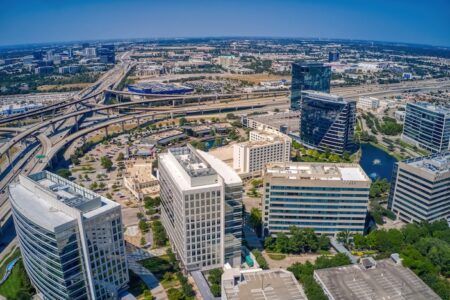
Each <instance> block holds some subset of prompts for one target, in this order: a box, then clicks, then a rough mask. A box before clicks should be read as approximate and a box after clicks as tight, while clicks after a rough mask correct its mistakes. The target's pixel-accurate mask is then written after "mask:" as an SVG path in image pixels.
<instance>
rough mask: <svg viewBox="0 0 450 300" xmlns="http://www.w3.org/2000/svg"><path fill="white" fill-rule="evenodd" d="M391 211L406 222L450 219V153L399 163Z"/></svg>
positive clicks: (391, 196) (396, 166)
mask: <svg viewBox="0 0 450 300" xmlns="http://www.w3.org/2000/svg"><path fill="white" fill-rule="evenodd" d="M392 180H393V183H392V187H391V193H390V196H389V201H388V208H389V209H391V210H392V211H393V212H394V213H396V214H397V216H398V218H400V219H401V220H403V221H405V222H421V221H428V222H433V221H436V220H439V219H447V220H450V191H449V187H450V151H447V152H443V153H439V154H434V155H430V156H426V157H418V158H412V159H409V160H406V161H402V162H398V163H396V165H395V167H394V176H393V179H392Z"/></svg>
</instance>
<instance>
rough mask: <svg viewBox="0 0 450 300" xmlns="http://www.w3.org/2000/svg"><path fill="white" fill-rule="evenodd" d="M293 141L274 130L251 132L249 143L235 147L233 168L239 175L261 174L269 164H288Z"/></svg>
mask: <svg viewBox="0 0 450 300" xmlns="http://www.w3.org/2000/svg"><path fill="white" fill-rule="evenodd" d="M291 143H292V140H291V138H290V137H288V136H287V135H285V134H283V133H280V132H278V131H276V130H273V129H266V130H265V131H261V130H253V131H250V134H249V141H248V142H244V143H239V144H235V145H234V146H233V168H234V169H235V170H237V171H238V172H239V173H254V172H260V171H262V169H263V168H264V166H265V165H266V164H267V163H269V162H288V161H289V160H290V154H291Z"/></svg>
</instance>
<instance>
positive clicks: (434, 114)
mask: <svg viewBox="0 0 450 300" xmlns="http://www.w3.org/2000/svg"><path fill="white" fill-rule="evenodd" d="M402 139H403V140H404V141H406V142H408V143H412V144H414V145H416V146H417V147H420V148H423V149H425V150H428V151H431V152H441V151H445V150H448V149H450V106H447V107H444V106H435V105H432V104H430V103H426V102H418V103H408V104H407V105H406V115H405V123H404V126H403V134H402Z"/></svg>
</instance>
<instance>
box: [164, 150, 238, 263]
mask: <svg viewBox="0 0 450 300" xmlns="http://www.w3.org/2000/svg"><path fill="white" fill-rule="evenodd" d="M158 166H159V177H158V179H159V183H160V195H161V203H162V206H161V207H162V209H161V221H162V223H163V225H164V228H165V229H166V231H167V234H168V236H169V239H170V241H171V244H172V247H173V248H174V251H175V253H176V255H177V256H178V257H179V259H180V261H181V263H182V265H183V267H184V268H185V269H186V270H187V271H195V270H208V269H214V268H218V267H222V266H223V265H224V264H225V263H230V264H231V265H232V266H239V265H240V263H241V241H242V190H243V188H242V181H241V179H240V178H239V176H238V175H237V174H236V173H235V172H234V171H233V170H232V169H231V168H230V167H229V166H227V165H226V164H225V163H224V162H222V161H221V160H219V159H217V158H215V157H213V156H211V155H210V154H208V153H205V152H202V151H199V150H196V149H195V148H193V147H192V146H190V145H188V146H187V147H182V148H171V149H169V151H168V152H167V153H163V154H161V155H160V156H159V163H158Z"/></svg>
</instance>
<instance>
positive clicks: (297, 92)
mask: <svg viewBox="0 0 450 300" xmlns="http://www.w3.org/2000/svg"><path fill="white" fill-rule="evenodd" d="M330 81H331V67H330V66H325V65H324V64H323V63H319V62H297V63H293V64H292V87H291V109H292V110H299V109H300V106H299V103H300V98H301V92H302V91H306V90H311V91H318V92H324V93H329V92H330Z"/></svg>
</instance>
